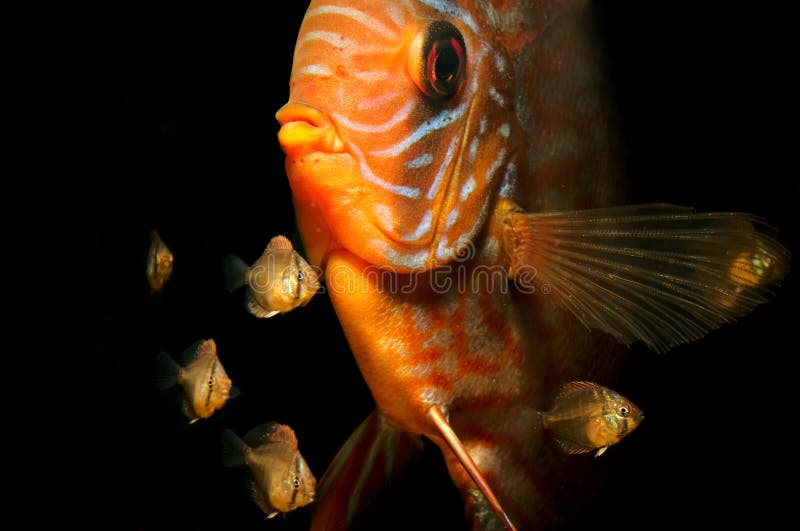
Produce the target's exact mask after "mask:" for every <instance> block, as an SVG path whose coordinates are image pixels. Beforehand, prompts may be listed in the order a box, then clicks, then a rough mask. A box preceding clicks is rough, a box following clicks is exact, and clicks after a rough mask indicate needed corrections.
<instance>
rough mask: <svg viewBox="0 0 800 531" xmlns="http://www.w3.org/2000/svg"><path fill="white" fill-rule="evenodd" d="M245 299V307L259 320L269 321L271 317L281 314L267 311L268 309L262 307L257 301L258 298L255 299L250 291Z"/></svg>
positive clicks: (275, 311) (276, 311)
mask: <svg viewBox="0 0 800 531" xmlns="http://www.w3.org/2000/svg"><path fill="white" fill-rule="evenodd" d="M244 298H245V301H244V304H245V307H246V308H247V311H249V312H250V313H252V314H253V315H255V316H256V317H258V318H259V319H267V318H269V317H272V316H273V315H276V314H278V313H280V312H279V311H278V310H267V309H266V308H264V307H263V306H261V305H260V304H259V303H258V301H257V300H256V298H255V297H253V294H252V293H250V291H249V290H248V291H247V294H246V295H245V297H244Z"/></svg>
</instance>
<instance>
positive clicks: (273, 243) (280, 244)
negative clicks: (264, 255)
mask: <svg viewBox="0 0 800 531" xmlns="http://www.w3.org/2000/svg"><path fill="white" fill-rule="evenodd" d="M293 249H294V248H293V247H292V242H291V241H289V238H287V237H286V236H280V235H279V236H275V237H273V238H272V239H271V240H270V241H269V245H267V249H266V251H278V250H285V251H291V250H293ZM266 251H265V252H266Z"/></svg>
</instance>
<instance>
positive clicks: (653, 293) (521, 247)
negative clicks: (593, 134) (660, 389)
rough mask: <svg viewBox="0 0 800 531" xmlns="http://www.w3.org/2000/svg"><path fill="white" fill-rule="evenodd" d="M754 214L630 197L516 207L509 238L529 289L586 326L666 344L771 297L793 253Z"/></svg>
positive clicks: (513, 270) (518, 273)
mask: <svg viewBox="0 0 800 531" xmlns="http://www.w3.org/2000/svg"><path fill="white" fill-rule="evenodd" d="M769 230H770V228H769V227H768V226H766V224H765V223H764V222H763V221H762V220H761V219H759V218H757V217H755V216H752V215H749V214H739V213H730V212H711V213H703V214H698V213H695V212H693V211H692V209H690V208H686V207H679V206H674V205H664V204H650V205H632V206H623V207H615V208H604V209H596V210H582V211H565V212H552V213H545V214H525V213H510V214H508V215H507V216H506V218H505V227H504V236H503V237H504V246H505V249H506V252H507V253H508V256H509V258H510V267H509V273H510V275H511V276H512V277H513V278H514V281H515V282H516V284H517V286H518V288H520V290H522V291H526V292H531V291H534V290H535V291H536V292H537V293H541V294H544V295H545V296H547V295H548V294H550V293H552V296H553V297H554V299H555V300H557V301H558V302H560V303H561V304H563V305H564V306H566V307H567V308H568V309H569V310H570V311H571V312H572V313H573V314H575V316H576V317H577V318H578V319H579V320H580V321H581V322H583V324H584V325H586V326H587V327H589V328H598V329H600V330H604V331H605V332H608V333H610V334H612V335H613V336H614V337H616V338H617V339H618V340H619V341H621V342H622V343H625V344H626V345H627V344H630V343H632V342H633V341H635V340H637V339H640V340H642V341H644V342H645V343H646V344H647V345H648V346H649V347H650V348H652V349H653V350H656V351H658V352H664V351H666V350H668V349H670V348H672V347H674V346H676V345H679V344H682V343H687V342H689V341H693V340H695V339H698V338H700V337H702V336H704V335H705V334H707V333H708V332H709V331H711V330H714V329H716V328H718V327H719V326H720V325H721V324H723V323H726V322H730V321H733V320H734V319H736V318H737V317H740V316H742V315H745V314H747V313H749V312H750V311H751V310H753V308H755V307H756V306H757V305H759V304H761V303H763V302H766V301H767V300H768V299H769V297H770V295H771V287H772V286H773V285H774V284H777V283H779V282H780V280H781V279H782V278H783V276H784V275H785V274H786V271H787V270H788V268H789V252H788V251H787V250H786V249H785V248H784V247H783V246H781V245H780V244H779V243H778V242H777V241H776V240H775V239H774V238H773V237H772V236H770V235H769V234H767V231H769Z"/></svg>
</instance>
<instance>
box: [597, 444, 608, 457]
mask: <svg viewBox="0 0 800 531" xmlns="http://www.w3.org/2000/svg"><path fill="white" fill-rule="evenodd" d="M606 450H608V446H603V447H602V448H600V449H599V450H597V453H596V454H594V456H595V457H600V456H601V455H603V454H604V453H606Z"/></svg>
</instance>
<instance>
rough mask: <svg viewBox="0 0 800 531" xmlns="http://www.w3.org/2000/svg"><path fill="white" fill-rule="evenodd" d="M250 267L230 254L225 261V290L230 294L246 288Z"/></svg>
mask: <svg viewBox="0 0 800 531" xmlns="http://www.w3.org/2000/svg"><path fill="white" fill-rule="evenodd" d="M248 268H249V267H248V265H247V264H246V263H245V262H244V260H242V259H241V258H239V257H238V256H234V255H232V254H229V255H227V256H226V257H225V259H224V260H223V269H224V271H225V289H226V290H228V293H230V292H232V291H235V290H236V289H238V288H240V287H242V286H244V284H245V281H246V278H247V270H248Z"/></svg>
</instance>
